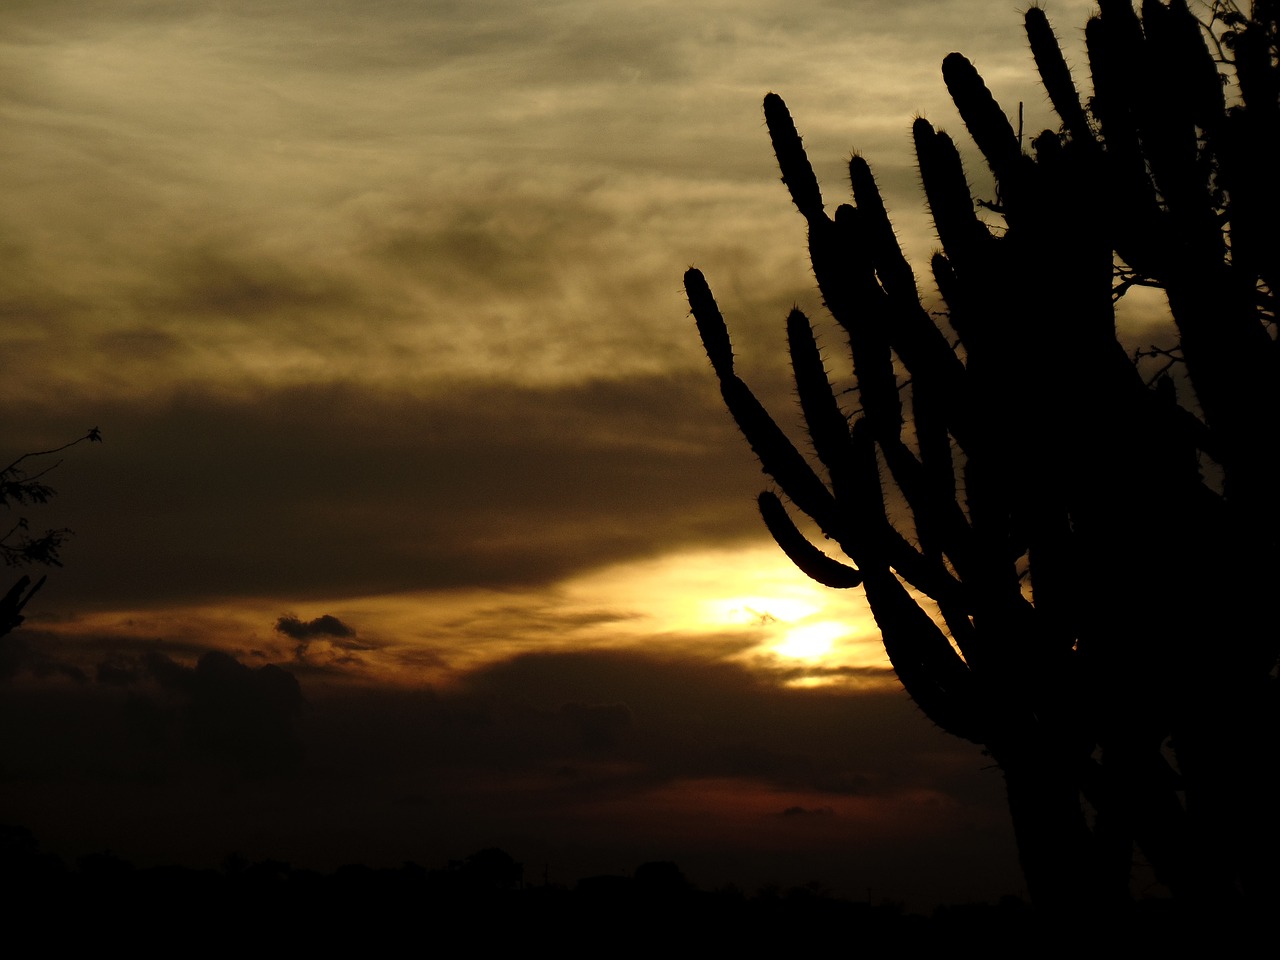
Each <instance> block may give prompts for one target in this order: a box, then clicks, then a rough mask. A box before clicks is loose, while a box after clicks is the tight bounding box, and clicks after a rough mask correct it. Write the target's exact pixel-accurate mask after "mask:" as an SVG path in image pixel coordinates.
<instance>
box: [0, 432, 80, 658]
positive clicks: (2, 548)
mask: <svg viewBox="0 0 1280 960" xmlns="http://www.w3.org/2000/svg"><path fill="white" fill-rule="evenodd" d="M86 440H87V441H89V442H90V443H101V442H102V434H101V433H100V432H99V431H98V428H97V427H94V428H92V429H91V430H89V431H87V432H86V433H85V435H84V436H83V437H79V438H77V439H75V440H72V441H71V442H70V443H64V444H63V445H62V446H60V447H54V448H53V449H52V450H37V451H33V452H31V453H24V454H23V455H22V456H20V457H18V458H17V459H16V460H14V461H13V462H12V463H10V464H9V465H8V466H7V467H4V468H3V469H0V508H3V509H5V510H10V511H12V510H21V509H23V508H25V507H29V506H39V505H42V504H46V503H48V502H49V500H50V499H52V498H53V496H54V495H55V494H56V493H57V491H55V490H54V489H53V487H51V486H49V484H47V483H46V482H45V477H47V476H48V475H49V472H50V471H52V470H54V469H55V468H56V467H57V466H58V464H59V463H61V461H55V462H53V463H49V462H48V460H47V458H48V457H51V456H54V455H55V454H58V453H61V452H62V451H63V450H66V449H68V448H70V447H74V446H75V445H76V444H78V443H83V442H85V441H86ZM33 465H35V466H33ZM70 535H71V531H70V530H68V529H67V528H66V527H62V528H57V529H54V528H50V529H46V530H45V531H44V532H43V533H38V534H33V533H32V532H31V527H30V524H29V523H28V522H27V518H26V517H24V516H18V517H17V518H16V519H15V520H13V522H12V523H11V524H10V525H9V528H8V529H7V530H6V531H5V533H4V535H3V536H0V559H3V560H4V565H5V566H6V567H28V566H46V567H60V566H62V559H61V557H60V556H59V551H60V550H61V549H62V545H63V543H64V542H66V539H67V537H69V536H70ZM43 585H44V577H41V578H40V579H39V580H38V581H36V583H35V584H34V585H33V584H32V582H31V577H30V576H29V575H25V574H24V575H23V576H21V577H19V578H18V581H17V582H16V583H15V584H14V585H13V586H12V587H10V588H9V591H8V592H7V593H6V594H4V596H3V597H0V637H2V636H4V635H5V634H6V633H9V632H10V631H11V630H13V629H14V628H15V627H17V626H18V625H19V624H20V623H22V620H23V616H22V610H23V608H24V607H25V606H26V605H27V603H28V602H29V601H30V600H31V598H32V597H33V596H34V595H35V593H36V591H37V590H39V589H40V587H41V586H43Z"/></svg>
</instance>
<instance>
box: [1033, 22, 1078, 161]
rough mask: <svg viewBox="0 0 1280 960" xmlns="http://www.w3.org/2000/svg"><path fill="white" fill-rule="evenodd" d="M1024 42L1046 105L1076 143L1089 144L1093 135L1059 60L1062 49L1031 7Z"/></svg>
mask: <svg viewBox="0 0 1280 960" xmlns="http://www.w3.org/2000/svg"><path fill="white" fill-rule="evenodd" d="M1026 29H1027V40H1028V41H1029V42H1030V44H1031V54H1032V56H1033V57H1035V61H1036V69H1037V70H1039V71H1040V79H1041V81H1042V82H1043V83H1044V89H1045V92H1046V93H1048V94H1049V102H1050V103H1052V104H1053V109H1054V110H1056V111H1057V112H1058V116H1059V117H1061V118H1062V122H1063V124H1064V125H1065V126H1066V128H1067V131H1068V132H1069V133H1070V134H1071V139H1072V140H1074V141H1076V142H1077V143H1093V131H1092V130H1091V129H1090V127H1089V120H1088V118H1087V117H1086V116H1085V113H1084V108H1082V107H1081V106H1080V95H1079V94H1078V93H1077V92H1076V85H1075V81H1073V80H1072V79H1071V70H1070V69H1069V68H1068V67H1067V61H1066V60H1065V59H1064V58H1063V56H1062V48H1061V47H1059V46H1058V38H1057V37H1055V36H1054V34H1053V27H1051V26H1050V25H1049V18H1048V17H1047V16H1045V12H1044V10H1043V9H1041V8H1040V7H1031V8H1030V9H1029V10H1027V14H1026Z"/></svg>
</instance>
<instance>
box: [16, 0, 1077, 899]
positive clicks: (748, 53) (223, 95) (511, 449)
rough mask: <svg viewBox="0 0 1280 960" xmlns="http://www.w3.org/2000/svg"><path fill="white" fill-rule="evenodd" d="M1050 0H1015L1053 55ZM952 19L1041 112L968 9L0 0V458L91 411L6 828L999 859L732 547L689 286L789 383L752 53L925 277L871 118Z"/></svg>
mask: <svg viewBox="0 0 1280 960" xmlns="http://www.w3.org/2000/svg"><path fill="white" fill-rule="evenodd" d="M1089 9H1090V4H1088V3H1084V2H1075V0H1073V2H1069V3H1068V2H1063V0H1054V2H1052V3H1050V4H1049V5H1048V12H1049V15H1050V17H1051V19H1052V20H1053V22H1054V24H1055V26H1056V28H1057V31H1058V34H1059V36H1060V37H1061V38H1062V39H1063V42H1064V45H1065V46H1066V48H1067V50H1068V54H1069V56H1070V58H1071V60H1072V62H1073V64H1075V65H1077V69H1078V72H1079V75H1078V77H1077V81H1078V83H1081V84H1082V85H1083V84H1086V83H1087V76H1085V73H1084V70H1083V69H1082V68H1081V67H1080V66H1079V65H1080V64H1082V63H1083V61H1084V56H1083V39H1082V28H1083V24H1084V21H1085V19H1086V17H1087V15H1088V13H1089ZM952 50H959V51H961V52H963V53H965V54H967V55H968V56H969V57H970V58H971V59H972V60H973V61H974V62H975V64H976V65H977V67H978V68H979V70H980V71H981V72H982V74H983V76H984V77H985V78H986V80H987V83H988V85H989V86H990V87H991V88H992V89H993V91H994V92H995V93H996V95H997V97H999V98H1000V99H1001V101H1002V102H1003V103H1004V104H1005V106H1006V108H1007V109H1008V110H1010V111H1011V112H1012V111H1013V110H1016V105H1017V102H1018V101H1019V100H1023V101H1025V110H1026V127H1027V130H1028V131H1038V130H1039V129H1041V128H1042V127H1044V126H1050V125H1052V126H1055V127H1056V122H1055V121H1053V120H1051V118H1050V114H1049V111H1048V105H1047V103H1046V101H1045V97H1044V96H1043V93H1042V91H1041V90H1040V88H1039V86H1038V85H1037V84H1036V82H1035V80H1034V69H1033V65H1032V63H1031V57H1030V54H1029V52H1028V51H1027V49H1026V45H1025V41H1024V39H1023V36H1022V27H1021V16H1020V10H1019V9H1018V8H1017V7H1013V6H1009V5H1008V4H1005V3H995V2H991V0H952V2H945V3H944V2H940V0H906V2H901V3H894V4H884V3H873V2H870V0H852V2H831V0H827V2H819V0H792V2H790V3H786V4H780V3H774V2H763V0H762V2H747V0H733V2H728V0H725V2H707V3H702V4H696V5H690V4H685V3H677V2H674V0H649V2H639V3H631V4H626V5H612V4H602V3H594V2H586V0H569V2H545V3H540V4H530V3H517V2H513V0H469V2H466V3H462V2H445V0H366V2H363V3H358V4H357V3H351V2H339V0H305V2H304V0H268V2H263V0H226V2H217V0H207V2H201V3H174V2H171V0H103V2H98V3H93V4H83V3H71V2H66V0H31V2H23V0H5V2H3V3H2V4H0V123H3V135H2V138H0V182H3V184H4V189H3V191H2V193H0V249H2V250H3V255H4V269H3V272H2V273H0V310H2V311H3V324H2V325H0V338H2V339H3V343H2V345H0V369H2V374H3V375H2V376H0V424H2V427H3V430H2V432H0V459H3V461H4V462H5V463H7V462H9V460H11V459H12V458H13V457H15V456H17V455H18V454H20V453H22V452H24V451H26V450H33V449H46V448H48V447H50V446H56V445H57V444H59V443H61V442H64V441H66V440H70V439H73V438H74V437H76V436H79V435H81V434H83V433H84V431H85V430H86V429H87V428H89V427H91V426H97V427H100V428H101V430H102V435H103V437H104V439H105V442H104V443H103V444H101V445H100V446H99V445H93V446H88V445H82V446H78V447H76V448H75V449H74V450H71V451H68V452H67V454H66V455H65V459H64V462H63V463H62V465H61V466H60V467H58V469H57V471H56V472H55V473H54V474H53V475H52V476H51V477H50V481H51V482H52V484H53V485H54V486H55V487H56V488H57V490H58V493H59V496H58V498H57V499H56V501H54V503H53V504H51V505H50V506H49V507H47V508H45V509H44V510H42V511H40V512H30V513H29V514H28V515H29V516H30V518H31V520H32V524H33V526H41V527H43V526H69V527H71V528H73V529H74V530H75V536H74V538H73V539H72V540H71V541H69V543H68V544H67V546H66V548H65V550H64V560H65V563H66V566H65V568H64V569H60V570H55V571H53V572H52V574H51V576H50V579H49V582H48V585H47V586H46V587H45V589H44V590H43V591H42V592H41V593H40V594H39V595H38V596H37V598H36V599H35V600H33V601H32V604H31V607H30V608H29V609H28V614H29V618H28V622H27V624H26V625H24V626H23V627H22V628H21V629H20V630H19V631H17V632H16V633H15V634H13V635H12V636H11V637H9V638H7V639H6V641H4V643H5V647H4V648H3V652H2V654H0V678H2V679H0V822H11V823H20V824H23V825H26V826H28V827H30V828H31V829H32V830H33V831H34V832H35V834H36V835H37V837H38V838H39V839H40V840H41V842H42V844H43V846H44V847H45V848H46V849H48V850H51V851H53V852H56V853H59V854H61V855H63V856H67V857H69V858H74V857H75V856H77V855H79V854H82V853H87V852H92V851H99V850H103V849H107V848H109V849H111V850H113V851H115V852H117V853H119V854H121V855H123V856H126V857H129V858H131V859H134V860H136V861H138V862H140V863H157V862H165V861H179V862H184V863H193V864H206V863H207V864H216V863H218V862H219V861H220V860H221V858H222V857H223V856H224V855H225V854H227V853H228V852H230V851H232V850H237V851H239V852H240V853H241V854H243V855H245V856H247V857H249V858H251V859H254V858H261V857H268V856H270V857H274V858H276V859H282V860H291V861H293V862H296V863H300V864H307V865H313V866H317V867H321V868H332V867H333V866H336V865H337V864H339V863H342V862H351V861H363V862H367V863H388V864H396V863H399V862H400V861H401V860H405V859H413V860H417V861H419V862H421V863H424V864H426V865H435V864H438V863H441V862H443V861H444V860H445V859H446V858H448V857H460V856H464V855H466V854H468V853H471V852H473V851H474V850H476V849H479V848H481V847H485V846H493V845H497V846H501V847H503V848H505V849H507V850H508V851H509V852H510V853H511V854H512V855H513V856H515V858H516V859H517V860H522V861H524V862H525V864H526V870H527V871H528V872H530V873H531V875H535V876H538V877H541V876H542V875H543V872H544V870H545V872H546V875H547V876H549V877H550V878H551V879H552V880H558V881H561V882H570V881H572V880H573V879H575V878H576V877H577V876H580V875H582V874H586V873H604V872H623V871H626V870H630V869H633V868H634V867H635V866H636V865H638V864H639V863H642V862H644V861H647V860H676V861H677V862H679V863H680V864H681V866H682V867H683V868H684V869H685V872H686V873H687V874H688V875H689V876H690V878H691V879H692V880H694V881H695V882H696V883H699V884H700V885H702V886H704V887H713V886H715V885H717V884H720V883H724V882H727V881H731V880H732V881H737V882H738V883H739V884H741V885H743V886H744V887H745V888H748V889H754V888H755V887H757V886H759V885H760V884H761V883H763V882H766V881H770V880H773V881H776V882H779V883H784V884H792V883H804V882H807V881H809V880H815V879H816V880H821V881H823V882H825V883H827V884H828V885H830V886H831V887H833V888H836V889H838V890H840V891H841V892H843V893H846V894H849V895H853V896H865V895H866V893H867V890H868V888H870V890H871V891H872V895H873V896H875V897H877V898H879V897H882V896H883V897H892V898H897V899H906V900H908V901H911V902H917V903H921V904H925V903H928V902H930V901H935V900H942V899H946V900H963V899H969V898H984V897H985V898H993V897H996V896H998V895H1000V894H1001V893H1004V892H1015V893H1016V892H1018V891H1019V890H1020V888H1021V880H1020V877H1019V874H1018V869H1017V863H1016V858H1015V855H1014V850H1013V842H1012V837H1011V832H1010V830H1009V828H1008V826H1007V824H1006V814H1005V811H1004V809H1003V792H1002V789H1003V788H1002V783H1001V779H1000V775H999V772H998V771H997V770H995V769H994V768H993V767H992V764H991V762H990V761H989V760H988V759H987V758H986V757H984V756H983V755H982V754H981V752H980V751H979V749H978V748H976V747H973V746H972V745H970V744H967V743H963V742H961V741H958V740H956V739H954V738H950V737H948V736H946V735H945V734H943V733H942V732H941V731H939V730H937V729H935V728H934V727H932V726H931V725H930V723H929V722H928V721H927V720H926V719H925V718H924V717H923V715H922V714H920V712H919V711H918V710H916V709H915V707H914V706H913V705H912V704H911V703H910V701H909V700H907V698H906V696H905V694H904V693H903V692H902V691H901V688H900V686H899V685H898V684H897V682H896V680H895V679H894V678H893V675H892V673H891V672H889V670H888V663H887V660H886V658H885V656H884V653H883V650H882V648H881V647H880V645H879V642H878V638H877V635H876V632H875V629H874V624H873V623H872V622H871V620H870V616H869V613H868V612H867V611H866V609H865V605H864V603H863V601H862V599H861V597H860V596H859V595H857V594H856V593H854V592H850V593H848V594H837V593H835V592H833V591H828V590H825V589H823V588H820V587H818V586H817V585H816V584H812V583H810V582H809V581H807V580H806V579H805V578H804V577H803V576H802V575H801V574H799V573H798V572H796V571H794V570H793V569H792V568H791V566H790V565H789V563H788V562H787V561H786V559H785V558H784V557H783V556H782V555H781V553H780V552H779V551H778V550H777V549H776V547H774V546H773V544H772V542H771V541H770V540H769V538H768V535H767V533H766V532H765V531H764V529H763V526H762V524H761V523H760V521H759V518H758V517H757V515H756V512H755V507H754V502H753V498H754V496H755V494H756V493H757V491H758V490H759V489H761V488H762V487H763V486H765V485H766V484H767V478H765V477H763V476H762V475H761V474H760V471H759V468H758V466H757V465H756V464H755V462H754V459H753V457H752V455H751V452H750V450H749V449H748V447H747V445H746V444H745V442H744V441H743V440H742V439H741V437H740V436H739V435H738V434H737V432H736V429H735V428H734V426H733V424H732V421H731V420H730V418H729V416H728V414H727V413H726V412H725V411H724V409H723V407H722V404H721V401H720V397H719V394H718V391H717V388H716V384H715V380H714V377H713V376H712V374H711V371H710V367H709V364H708V363H707V360H706V358H705V355H704V354H703V352H702V349H701V346H700V344H699V342H698V339H697V336H696V333H695V331H694V329H693V323H692V320H691V319H690V318H689V317H688V306H687V304H686V302H685V301H684V299H683V290H682V287H681V277H682V275H683V273H684V271H685V270H686V269H687V268H688V267H689V266H690V265H695V266H697V267H699V268H701V269H702V270H703V271H704V273H705V274H706V276H707V278H708V280H709V282H710V283H711V285H712V288H713V289H714V290H715V291H716V294H717V296H718V298H719V301H720V304H721V306H722V308H723V309H724V311H725V313H726V316H727V317H728V319H729V322H730V325H731V328H732V330H733V333H734V337H735V345H736V347H737V351H738V354H739V356H740V358H741V363H742V365H743V370H744V376H745V377H746V378H747V379H748V380H749V381H750V382H751V383H752V385H753V386H754V387H755V388H756V389H757V392H758V394H759V395H761V396H762V397H763V398H764V399H765V400H766V401H767V403H768V404H769V405H770V406H771V408H773V409H774V410H776V411H779V412H780V413H787V412H788V411H789V410H790V409H791V408H792V406H793V405H792V401H791V390H790V387H789V385H788V383H787V380H786V376H785V374H786V370H785V355H784V350H783V349H782V348H783V344H784V339H783V330H782V323H783V319H784V317H785V315H786V312H787V310H788V308H789V307H790V306H791V305H792V304H793V303H794V304H798V305H799V306H800V307H801V308H802V309H804V310H806V312H809V313H810V315H812V316H815V317H819V318H820V317H821V316H822V310H821V306H820V302H819V297H818V294H817V292H816V289H815V288H814V286H813V284H812V276H811V272H810V270H809V267H808V265H807V263H806V260H805V248H804V224H803V221H802V219H801V218H800V217H799V216H798V215H797V214H796V212H795V210H794V208H793V207H792V205H791V203H790V200H789V199H788V197H787V194H786V191H785V189H784V188H783V186H782V185H781V184H780V183H779V178H778V174H777V170H776V167H775V165H774V159H773V155H772V151H771V148H770V145H769V139H768V135H767V132H766V131H765V129H764V125H763V118H762V114H761V106H760V104H761V99H762V97H763V95H764V94H765V93H766V92H768V91H771V90H772V91H775V92H777V93H780V94H781V95H782V96H783V97H784V98H785V99H786V101H787V103H788V105H789V106H790V108H791V111H792V114H793V115H794V117H795V119H796V123H797V125H798V127H799V129H800V130H801V132H802V133H803V134H804V136H805V140H806V145H807V147H808V149H809V151H810V156H811V158H812V159H813V161H814V164H815V166H816V168H817V170H818V174H819V177H820V179H821V180H822V182H823V184H824V188H825V195H826V198H827V203H828V208H829V209H833V208H834V206H835V204H836V203H839V202H842V201H843V200H844V199H845V194H846V190H845V181H846V174H845V173H844V171H843V167H844V164H845V163H846V162H847V159H848V157H849V155H850V152H851V151H852V150H855V149H856V150H857V151H859V152H861V153H862V154H863V155H864V156H866V157H867V158H868V159H869V161H870V162H871V164H872V167H873V169H874V170H875V171H876V174H877V176H878V178H879V182H880V185H881V188H882V190H883V191H884V193H885V196H886V203H887V205H888V207H889V209H890V211H891V214H892V215H893V216H894V219H895V223H896V225H897V228H898V233H899V236H900V238H901V240H902V242H903V245H904V247H905V249H906V250H907V253H908V256H909V257H910V258H911V260H912V261H913V263H914V264H915V265H916V268H917V274H918V275H921V288H922V291H923V292H924V293H925V294H926V296H933V288H932V284H931V282H930V281H928V279H927V278H926V277H924V276H923V273H924V268H925V266H926V265H927V258H928V255H929V253H930V252H931V250H932V249H933V246H934V243H935V241H934V238H933V236H932V232H931V224H930V220H929V217H928V214H927V211H926V210H925V209H924V204H923V199H922V197H921V196H920V193H919V190H918V184H917V177H916V172H915V168H914V158H913V155H912V152H911V145H910V124H911V120H912V118H913V117H915V116H918V115H923V116H925V117H927V118H928V119H930V120H931V121H932V122H933V123H934V124H935V125H937V126H940V127H943V128H946V129H950V130H951V131H953V132H954V133H955V134H957V137H958V139H961V140H962V141H963V140H964V138H963V137H961V136H960V134H962V129H963V128H962V124H961V123H960V120H959V118H958V116H957V114H956V112H955V110H954V108H953V107H952V106H951V104H950V102H949V101H948V99H947V96H946V91H945V88H944V86H943V83H942V80H941V77H940V72H939V65H940V63H941V61H942V58H943V57H944V56H945V55H946V54H947V53H948V52H950V51H952ZM963 145H964V146H965V147H966V148H968V144H967V141H965V142H963ZM969 158H970V176H971V180H972V181H973V182H974V184H975V188H976V192H977V193H978V194H979V195H982V189H983V187H982V185H983V183H984V182H985V181H984V180H983V177H982V171H981V170H980V168H979V167H978V165H977V164H976V163H975V162H973V161H972V154H970V155H969ZM841 342H842V341H841V339H840V337H839V336H838V334H837V333H836V332H835V331H833V330H827V331H826V333H825V336H824V343H825V344H826V346H827V347H828V348H829V352H830V354H831V356H832V359H833V362H836V364H837V367H838V357H839V356H840V346H841ZM16 575H17V572H16V571H10V572H9V577H10V580H11V579H12V578H14V577H16ZM7 585H8V582H6V583H5V584H4V585H3V586H5V587H7ZM210 650H216V651H220V652H221V654H222V656H218V657H213V658H208V657H206V659H205V660H203V661H201V660H200V658H201V657H202V656H203V655H204V654H206V653H207V652H208V651H210ZM198 662H199V664H200V665H199V667H197V663H198ZM268 664H272V665H275V667H277V668H280V670H283V671H287V674H288V675H291V676H292V677H293V678H295V679H296V684H297V687H296V688H295V687H293V686H292V685H291V683H290V681H289V679H288V676H286V675H283V674H281V673H280V672H279V671H278V670H264V669H263V668H264V667H265V666H266V665H268Z"/></svg>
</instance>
